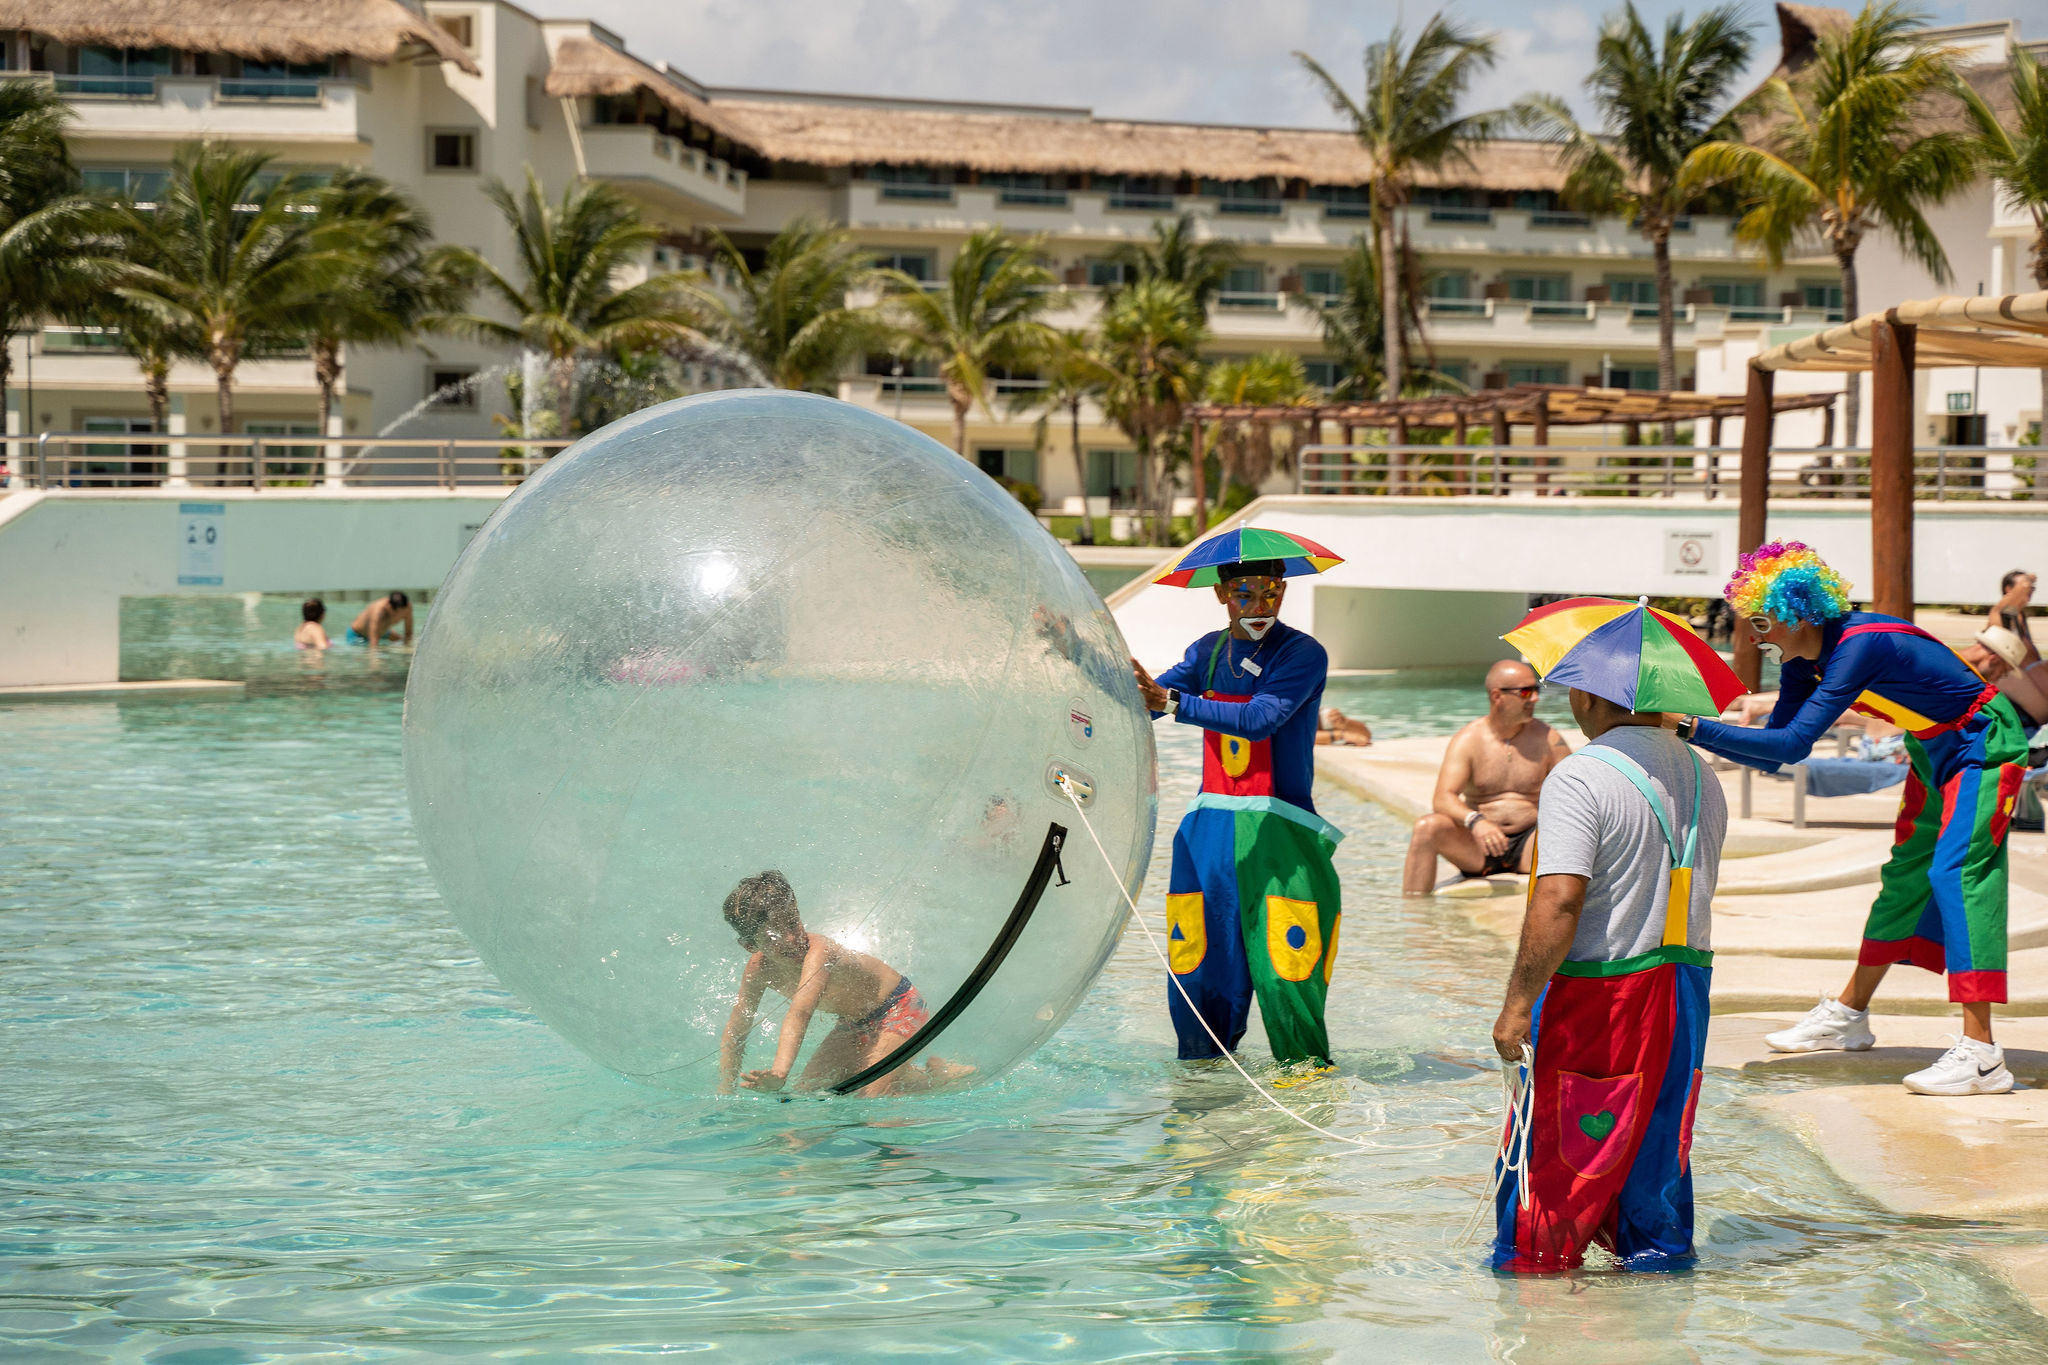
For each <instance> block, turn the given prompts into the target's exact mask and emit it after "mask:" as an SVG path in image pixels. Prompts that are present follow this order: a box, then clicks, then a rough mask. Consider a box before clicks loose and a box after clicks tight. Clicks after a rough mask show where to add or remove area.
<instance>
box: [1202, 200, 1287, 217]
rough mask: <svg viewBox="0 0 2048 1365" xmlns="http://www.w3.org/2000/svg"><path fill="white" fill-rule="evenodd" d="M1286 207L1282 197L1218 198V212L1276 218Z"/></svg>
mask: <svg viewBox="0 0 2048 1365" xmlns="http://www.w3.org/2000/svg"><path fill="white" fill-rule="evenodd" d="M1286 207H1287V201H1286V200H1284V199H1218V200H1217V201H1216V211H1217V212H1218V213H1241V214H1246V215H1249V216H1251V217H1256V218H1278V217H1279V216H1280V214H1281V212H1282V211H1283V210H1284V209H1285V208H1286Z"/></svg>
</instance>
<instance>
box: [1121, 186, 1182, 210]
mask: <svg viewBox="0 0 2048 1365" xmlns="http://www.w3.org/2000/svg"><path fill="white" fill-rule="evenodd" d="M1109 206H1110V207H1111V208H1113V209H1121V210H1125V211H1128V212H1134V213H1166V212H1170V211H1171V210H1172V208H1173V196H1172V195H1170V194H1136V193H1131V192H1128V191H1122V190H1119V191H1118V192H1116V193H1114V194H1112V195H1110V196H1109Z"/></svg>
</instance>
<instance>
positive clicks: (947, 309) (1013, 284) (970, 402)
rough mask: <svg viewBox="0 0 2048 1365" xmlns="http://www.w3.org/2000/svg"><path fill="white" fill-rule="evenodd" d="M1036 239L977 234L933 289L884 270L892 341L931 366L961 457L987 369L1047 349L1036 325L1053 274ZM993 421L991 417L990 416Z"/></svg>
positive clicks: (1044, 331) (1024, 361)
mask: <svg viewBox="0 0 2048 1365" xmlns="http://www.w3.org/2000/svg"><path fill="white" fill-rule="evenodd" d="M1038 249H1039V239H1037V238H1032V239H1031V240H1029V241H1019V240H1017V239H1016V238H1014V237H1011V236H1010V235H1009V234H1007V233H1005V232H1004V231H1003V230H1002V229H1001V228H995V227H985V228H980V229H978V230H977V231H976V232H975V233H974V235H973V236H971V237H969V238H968V239H967V240H966V241H965V242H964V243H962V244H961V247H960V254H959V255H957V256H955V257H954V258H953V265H952V268H951V269H950V270H948V271H947V272H946V278H945V280H944V281H942V282H941V283H940V286H939V287H938V288H936V289H926V288H925V287H924V284H923V283H922V282H921V281H918V280H914V279H912V278H911V277H910V276H909V275H906V274H904V273H903V272H902V271H900V270H890V271H884V272H883V276H884V278H885V279H887V280H888V281H889V283H890V284H891V286H892V287H893V290H894V292H893V293H892V294H891V303H892V304H893V306H894V309H895V311H896V313H897V316H898V318H899V320H900V321H899V325H898V333H899V335H898V341H899V344H900V346H901V348H902V349H903V350H904V351H905V352H907V353H908V354H911V355H915V356H920V357H922V358H924V359H927V360H933V361H936V362H937V363H938V367H939V376H940V378H942V379H944V380H945V381H946V398H947V400H948V401H949V402H951V403H952V405H953V449H954V451H955V453H957V454H959V455H961V456H965V455H966V454H967V412H968V409H970V408H973V407H976V406H979V407H980V408H981V409H982V411H984V412H988V411H989V403H988V392H989V378H990V372H991V371H992V370H998V369H1016V368H1022V367H1026V366H1029V365H1030V363H1031V361H1032V360H1033V359H1034V358H1035V357H1036V356H1038V355H1040V354H1042V353H1043V352H1044V351H1045V350H1046V348H1047V346H1048V345H1049V344H1050V339H1051V336H1052V329H1051V328H1050V327H1048V326H1046V325H1045V324H1044V323H1043V322H1041V321H1039V316H1040V315H1041V314H1042V313H1044V312H1045V310H1046V308H1047V306H1048V305H1049V304H1050V303H1051V302H1052V299H1051V296H1050V294H1049V293H1048V290H1049V289H1050V288H1051V286H1052V282H1053V278H1052V272H1051V271H1050V270H1048V269H1046V268H1045V266H1044V264H1043V263H1042V262H1041V261H1040V260H1039V258H1038ZM991 415H993V414H991Z"/></svg>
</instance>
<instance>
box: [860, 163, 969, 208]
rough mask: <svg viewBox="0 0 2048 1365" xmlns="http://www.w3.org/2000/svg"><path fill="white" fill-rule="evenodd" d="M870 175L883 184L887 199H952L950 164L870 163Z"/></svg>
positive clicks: (947, 200) (884, 194)
mask: <svg viewBox="0 0 2048 1365" xmlns="http://www.w3.org/2000/svg"><path fill="white" fill-rule="evenodd" d="M867 178H868V179H869V180H873V181H878V182H879V183H880V184H881V187H882V197H883V198H884V199H930V200H935V201H944V202H947V203H950V202H952V198H953V171H952V168H951V167H949V166H870V167H868V168H867Z"/></svg>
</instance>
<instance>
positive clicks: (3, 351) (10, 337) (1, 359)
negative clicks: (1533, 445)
mask: <svg viewBox="0 0 2048 1365" xmlns="http://www.w3.org/2000/svg"><path fill="white" fill-rule="evenodd" d="M13 377H14V333H13V332H11V331H8V330H6V329H0V437H4V436H5V435H6V434H7V385H8V381H9V380H11V379H12V378H13ZM2041 383H2042V386H2043V387H2044V388H2048V371H2044V372H2043V375H2042V380H2041ZM28 428H29V420H28V413H26V412H23V413H22V414H21V434H22V435H23V436H26V435H28ZM16 448H17V443H16V442H14V441H9V440H4V439H0V464H4V465H6V466H7V467H8V469H9V470H11V471H12V473H13V476H14V477H15V478H17V479H19V478H20V477H21V470H22V466H23V465H24V464H26V463H27V462H28V450H29V446H28V443H27V442H26V441H23V442H20V443H19V450H20V454H19V456H18V457H17V455H16Z"/></svg>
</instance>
